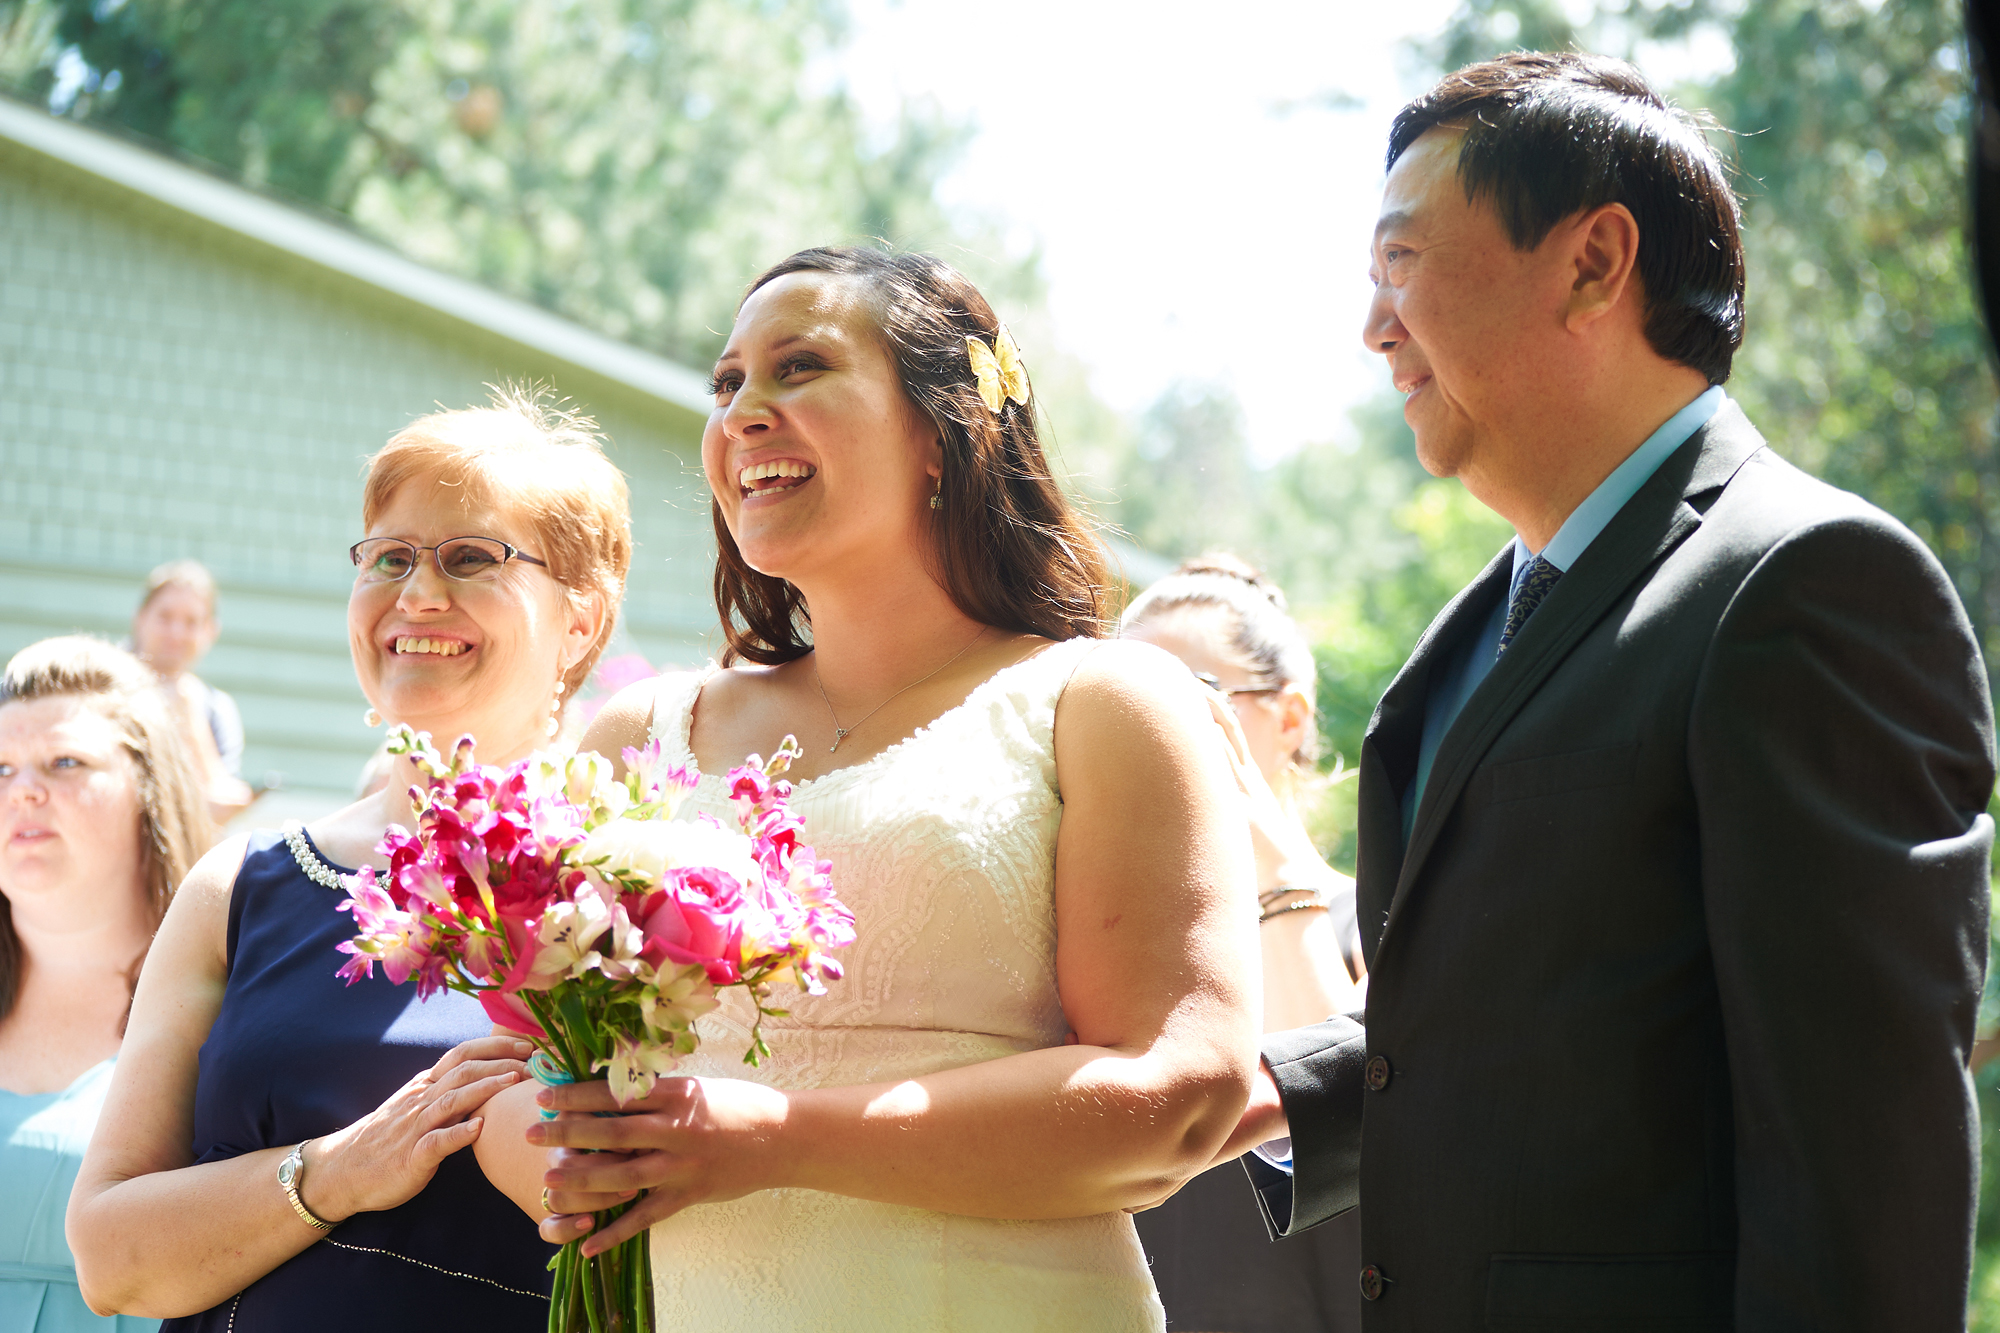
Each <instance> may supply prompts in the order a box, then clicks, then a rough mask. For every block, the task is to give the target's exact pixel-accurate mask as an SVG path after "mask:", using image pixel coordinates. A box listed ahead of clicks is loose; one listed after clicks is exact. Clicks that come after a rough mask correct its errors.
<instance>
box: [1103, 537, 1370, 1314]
mask: <svg viewBox="0 0 2000 1333" xmlns="http://www.w3.org/2000/svg"><path fill="white" fill-rule="evenodd" d="M1121 632H1122V634H1123V637H1125V638H1128V639H1141V640H1144V641H1145V642H1147V643H1151V644H1154V645H1155V646H1157V647H1160V648H1164V649H1166V650H1167V651H1168V652H1170V653H1172V654H1173V655H1174V656H1176V657H1178V658H1180V659H1181V661H1183V662H1185V663H1186V664H1187V666H1188V668H1189V669H1190V670H1191V671H1193V672H1194V673H1195V675H1196V677H1198V678H1199V679H1200V680H1201V681H1202V683H1203V684H1205V685H1207V686H1208V687H1209V688H1210V690H1212V691H1213V694H1212V695H1211V696H1210V706H1211V708H1212V709H1213V710H1214V712H1215V719H1216V721H1217V722H1219V723H1220V724H1221V725H1222V728H1223V731H1224V733H1225V734H1226V735H1227V736H1228V738H1229V751H1230V763H1231V767H1232V768H1233V769H1234V770H1235V773H1236V782H1237V787H1238V788H1239V789H1240V791H1241V792H1242V794H1243V798H1244V805H1245V808H1246V809H1247V811H1248V813H1249V817H1250V831H1251V841H1252V844H1253V845H1254V847H1255V848H1256V858H1257V891H1258V899H1257V900H1258V905H1259V912H1258V918H1259V922H1260V924H1259V925H1258V927H1257V934H1258V943H1259V945H1260V952H1261V954H1262V956H1263V962H1264V1030H1265V1031H1266V1032H1282V1031H1284V1030H1286V1029H1288V1028H1294V1027H1303V1026H1305V1025H1307V1024H1310V1023H1317V1022H1320V1021H1321V1020H1322V1019H1324V1018H1326V1017H1327V1016H1328V1015H1330V1014H1336V1013H1345V1012H1348V1011H1349V1010H1352V1009H1357V1008H1359V1007H1360V1005H1361V982H1362V979H1363V964H1362V961H1361V944H1360V933H1359V931H1358V930H1357V928H1356V921H1355V913H1354V881H1353V880H1351V879H1349V878H1348V877H1347V876H1345V875H1343V874H1341V873H1340V872H1339V871H1337V870H1335V869H1333V867H1331V866H1329V865H1328V864H1327V863H1326V860H1325V858H1323V857H1322V856H1321V855H1320V854H1319V851H1318V849H1316V848H1315V847H1314V846H1313V844H1312V839H1311V837H1310V836H1309V835H1308V834H1307V832H1306V828H1305V824H1304V822H1303V821H1302V820H1301V818H1300V815H1299V804H1300V802H1299V798H1300V796H1301V794H1302V792H1303V791H1304V789H1305V788H1306V787H1307V786H1308V784H1309V783H1310V782H1311V781H1312V773H1313V768H1312V761H1313V759H1314V758H1315V757H1316V753H1317V741H1318V731H1317V728H1315V726H1314V725H1313V711H1314V709H1313V684H1314V678H1315V675H1316V672H1315V669H1314V665H1313V655H1312V647H1311V645H1310V644H1308V643H1307V642H1306V637H1305V634H1304V633H1303V632H1302V631H1301V630H1300V629H1299V626H1298V622H1297V621H1295V620H1293V619H1292V617H1291V616H1290V615H1289V614H1288V613H1287V612H1286V609H1285V595H1284V593H1283V592H1282V591H1280V590H1279V589H1278V587H1277V586H1276V585H1275V584H1273V583H1271V581H1270V580H1268V579H1266V578H1265V577H1264V576H1263V574H1261V573H1259V572H1258V571H1257V570H1256V569H1253V568H1252V567H1251V566H1249V565H1247V564H1245V563H1244V562H1243V561H1241V560H1239V559H1237V558H1236V557H1234V556H1230V555H1220V554H1213V555H1205V556H1201V557H1199V558H1197V559H1194V560H1187V561H1183V562H1182V563H1181V565H1180V567H1179V568H1177V569H1175V570H1174V571H1173V573H1171V574H1169V575H1167V577H1165V578H1163V579H1161V580H1160V581H1159V582H1158V583H1155V584H1154V585H1153V586H1152V587H1150V588H1148V589H1146V590H1145V591H1144V592H1142V593H1140V594H1139V596H1138V597H1136V598H1134V599H1133V601H1132V604H1131V606H1129V607H1127V608H1126V611H1125V615H1124V617H1123V628H1122V631H1121ZM1137 1220H1138V1224H1139V1239H1140V1241H1141V1242H1143V1243H1144V1245H1145V1247H1146V1254H1147V1257H1148V1258H1149V1259H1150V1260H1151V1262H1152V1268H1153V1280H1154V1282H1155V1283H1157V1284H1158V1286H1159V1289H1160V1301H1161V1303H1162V1304H1164V1305H1165V1306H1166V1307H1167V1319H1168V1326H1169V1327H1170V1328H1174V1329H1187V1330H1189V1331H1190V1333H1334V1331H1335V1330H1346V1329H1358V1328H1360V1327H1361V1300H1360V1297H1359V1295H1358V1294H1357V1289H1356V1287H1355V1285H1354V1283H1353V1281H1352V1278H1351V1275H1352V1274H1354V1273H1357V1272H1359V1271H1360V1269H1361V1251H1360V1219H1359V1214H1358V1213H1349V1214H1348V1215H1347V1216H1345V1217H1338V1218H1335V1219H1334V1220H1333V1221H1331V1222H1329V1223H1327V1224H1325V1225H1324V1226H1320V1227H1316V1228H1314V1229H1313V1230H1311V1231H1309V1232H1307V1233H1305V1234H1304V1235H1302V1236H1298V1237H1294V1238H1291V1239H1287V1240H1284V1241H1282V1242H1279V1243H1276V1244H1273V1243H1272V1242H1271V1240H1270V1238H1269V1237H1268V1236H1267V1235H1266V1234H1265V1229H1264V1221H1263V1218H1262V1217H1260V1216H1259V1215H1258V1212H1257V1204H1256V1201H1255V1200H1254V1199H1253V1198H1252V1197H1251V1193H1250V1186H1249V1182H1248V1181H1246V1180H1245V1179H1244V1178H1243V1171H1242V1168H1241V1167H1239V1166H1238V1165H1237V1164H1236V1163H1235V1162H1227V1163H1224V1164H1223V1165H1222V1166H1219V1167H1216V1168H1214V1169H1213V1170H1210V1171H1206V1172H1204V1173H1202V1174H1201V1175H1199V1176H1196V1177H1195V1178H1194V1179H1193V1180H1191V1181H1189V1182H1188V1183H1187V1185H1186V1186H1185V1187H1184V1188H1183V1189H1182V1190H1181V1192H1180V1193H1178V1194H1176V1195H1175V1196H1174V1197H1173V1198H1171V1199H1169V1200H1167V1202H1166V1203H1165V1204H1163V1205H1161V1206H1160V1207H1159V1208H1156V1209H1154V1210H1153V1211H1151V1212H1146V1213H1141V1214H1139V1217H1138V1219H1137ZM1329 1275H1333V1276H1332V1278H1331V1279H1329Z"/></svg>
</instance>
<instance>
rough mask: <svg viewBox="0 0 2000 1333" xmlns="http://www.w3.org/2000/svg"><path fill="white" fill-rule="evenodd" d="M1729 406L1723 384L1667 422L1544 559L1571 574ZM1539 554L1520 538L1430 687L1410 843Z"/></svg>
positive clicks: (1590, 500)
mask: <svg viewBox="0 0 2000 1333" xmlns="http://www.w3.org/2000/svg"><path fill="white" fill-rule="evenodd" d="M1728 401H1729V395H1728V394H1726V393H1724V392H1723V391H1722V386H1721V385H1720V384H1711V385H1710V386H1709V387H1708V388H1707V390H1705V391H1704V392H1703V393H1702V394H1701V396H1699V397H1698V398H1696V399H1695V400H1694V401H1693V402H1691V403H1689V404H1688V405H1687V406H1686V407H1683V408H1682V409H1681V410H1680V411H1678V412H1676V413H1674V414H1673V415H1672V416H1670V417H1668V418H1667V420H1666V424H1664V425H1662V426H1661V427H1660V428H1659V429H1658V430H1656V431H1654V432H1653V433H1652V434H1651V435H1649V436H1647V437H1646V442H1645V443H1644V444H1642V445H1640V446H1639V447H1638V448H1637V449H1634V450H1633V451H1632V453H1631V454H1630V456H1628V457H1627V458H1626V459H1625V461H1624V462H1622V463H1620V464H1619V465H1618V466H1617V467H1615V468H1613V469H1612V470H1611V475H1610V476H1608V477H1606V478H1605V479H1604V480H1603V481H1601V482H1599V483H1598V485H1597V489H1596V490H1594V491H1592V492H1591V493H1590V494H1589V495H1588V496H1586V497H1584V501H1583V503H1582V504H1580V505H1578V506H1577V507H1576V508H1575V509H1574V510H1572V511H1571V512H1570V516H1569V517H1568V518H1566V519H1564V520H1563V525H1562V526H1561V527H1560V528H1557V529H1556V535H1555V536H1553V537H1551V538H1549V544H1548V545H1547V546H1545V547H1543V548H1542V549H1541V552H1540V554H1541V557H1542V559H1544V560H1546V561H1548V562H1549V563H1550V564H1552V565H1554V566H1555V567H1556V568H1557V569H1560V570H1562V571H1564V572H1565V573H1566V572H1568V570H1569V569H1570V567H1571V566H1572V565H1574V564H1576V562H1577V559H1578V557H1580V556H1581V555H1582V554H1583V553H1584V552H1585V551H1586V550H1588V549H1589V547H1590V544H1591V543H1592V542H1594V541H1596V540H1597V537H1598V534H1599V533H1601V532H1603V531H1604V529H1605V528H1606V527H1607V526H1609V525H1610V523H1611V520H1612V519H1614V518H1616V517H1617V516H1618V511H1619V510H1621V509H1623V508H1624V507H1625V503H1626V501H1628V500H1630V499H1631V498H1632V497H1633V496H1634V495H1637V494H1638V493H1639V488H1640V487H1641V486H1644V485H1645V484H1646V483H1647V482H1648V481H1650V480H1652V476H1653V474H1654V473H1655V472H1658V471H1659V470H1660V464H1662V463H1664V462H1666V461H1667V459H1668V457H1669V456H1671V455H1672V454H1673V452H1674V450H1676V449H1678V448H1680V447H1681V446H1682V445H1683V444H1686V443H1687V442H1688V439H1689V437H1690V436H1692V435H1693V434H1694V433H1695V432H1696V431H1698V430H1700V429H1701V428H1702V427H1703V426H1704V425H1706V424H1707V423H1708V419H1709V418H1710V417H1712V416H1714V415H1715V414H1716V413H1717V412H1719V411H1721V410H1722V405H1723V404H1724V403H1726V402H1728ZM1535 555H1536V552H1534V551H1530V550H1529V549H1528V547H1527V544H1526V543H1524V542H1523V541H1522V540H1521V539H1520V538H1519V537H1516V538H1514V574H1513V580H1512V582H1511V583H1510V584H1509V585H1508V588H1507V596H1506V597H1505V598H1503V599H1502V600H1501V601H1500V603H1499V604H1498V605H1496V606H1495V607H1494V608H1493V613H1492V614H1491V615H1489V616H1487V617H1486V623H1485V624H1484V625H1483V626H1481V627H1480V630H1479V633H1478V634H1477V635H1475V636H1473V637H1472V638H1471V639H1470V640H1468V641H1467V643H1466V645H1465V646H1464V647H1463V648H1461V649H1460V650H1459V651H1458V652H1457V653H1454V654H1453V655H1452V658H1451V660H1450V661H1448V662H1444V663H1440V664H1439V665H1440V669H1439V671H1438V673H1437V675H1436V677H1435V678H1434V679H1433V682H1432V684H1431V691H1430V697H1429V698H1428V699H1427V700H1426V701H1425V704H1424V738H1423V742H1422V743H1421V745H1419V747H1418V749H1417V776H1416V780H1415V781H1414V782H1412V783H1411V784H1410V789H1409V790H1408V791H1407V792H1405V793H1404V795H1403V841H1404V842H1406V843H1407V842H1408V841H1409V840H1410V833H1411V831H1412V830H1413V829H1414V828H1415V827H1416V823H1417V806H1418V804H1419V803H1420V798H1421V797H1422V795H1423V790H1424V784H1425V783H1427V782H1429V781H1430V776H1431V764H1432V762H1433V761H1435V760H1436V759H1437V752H1438V746H1440V745H1442V744H1443V743H1444V736H1445V733H1446V732H1447V731H1450V730H1451V724H1452V723H1453V722H1454V721H1456V720H1457V719H1458V715H1459V713H1460V712H1461V711H1462V710H1463V709H1464V708H1465V703H1466V700H1468V699H1470V698H1471V697H1472V692H1473V691H1474V690H1476V689H1478V688H1479V683H1480V682H1481V681H1483V680H1485V679H1486V673H1487V672H1489V671H1491V670H1492V669H1493V664H1494V662H1496V661H1497V660H1499V656H1500V635H1501V632H1502V631H1504V630H1505V629H1506V628H1507V607H1508V605H1509V604H1510V603H1511V602H1512V601H1513V600H1514V594H1515V593H1516V592H1517V591H1519V589H1520V587H1521V580H1522V579H1523V578H1525V577H1526V576H1527V573H1528V567H1529V566H1530V565H1532V564H1533V563H1534V561H1535Z"/></svg>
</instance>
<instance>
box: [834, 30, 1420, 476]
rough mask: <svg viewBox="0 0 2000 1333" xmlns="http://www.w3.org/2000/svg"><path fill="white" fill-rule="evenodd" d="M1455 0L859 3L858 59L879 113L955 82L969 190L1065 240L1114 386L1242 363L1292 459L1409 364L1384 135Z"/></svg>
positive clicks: (1259, 444) (1095, 352) (1257, 443)
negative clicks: (1377, 243) (1417, 60)
mask: <svg viewBox="0 0 2000 1333" xmlns="http://www.w3.org/2000/svg"><path fill="white" fill-rule="evenodd" d="M1452 8H1453V3H1452V0H1402V2H1401V3H1399V4H1394V5H1359V4H1339V3H1331V2H1330V0H1250V2H1249V3H1245V4H1243V6H1242V8H1240V9H1239V8H1236V7H1235V6H1232V5H1218V4H1214V3H1203V4H1195V3H1189V2H1188V0H1155V3H1152V4H1146V5H1139V4H1132V3H1113V2H1111V0H1014V2H1013V3H1008V4H978V3H967V2H966V0H851V3H850V12H851V13H852V15H853V19H854V39H853V42H852V45H851V47H850V48H849V50H848V51H847V53H846V54H845V56H844V57H843V58H842V59H841V61H840V69H839V74H840V75H841V76H844V78H845V79H846V81H847V84H848V86H849V89H850V90H851V92H852V93H853V94H854V96H855V97H856V98H857V99H858V100H859V101H860V102H861V104H862V105H863V107H864V108H865V109H866V110H867V111H868V113H869V114H870V116H871V117H873V118H875V119H876V120H877V122H878V123H882V122H886V121H890V120H892V119H893V117H894V115H895V112H896V108H897V106H898V104H899V101H900V99H902V98H931V99H935V100H936V101H937V102H938V103H939V104H940V105H941V106H942V107H943V108H944V110H945V111H946V112H947V113H948V114H950V115H952V116H954V117H963V118H968V119H970V120H971V121H972V123H973V124H974V125H975V126H976V127H977V130H978V133H977V137H976V138H975V139H974V140H973V143H972V145H971V147H970V149H969V150H968V151H967V152H966V154H965V156H964V158H963V159H962V160H961V163H960V165H959V167H958V169H957V170H956V171H954V172H953V173H952V175H951V176H950V177H949V178H948V179H947V180H946V181H945V182H944V186H943V192H944V197H945V200H946V202H947V203H948V204H949V205H952V206H957V207H965V208H968V209H971V210H976V211H978V212H980V213H982V214H985V215H987V216H991V217H998V218H1001V219H1003V220H1005V222H1006V223H1007V224H1008V225H1009V227H1010V228H1011V230H1012V233H1013V235H1012V237H1011V239H1010V244H1011V245H1018V246H1019V247H1020V248H1021V249H1023V250H1025V249H1026V248H1027V244H1028V243H1029V241H1030V239H1031V238H1035V239H1039V240H1040V241H1041V243H1042V245H1043V250H1044V256H1045V266H1044V271H1045V272H1046V274H1047V277H1048V283H1049V300H1050V306H1051V313H1052V315H1053V317H1054V319H1055V321H1056V334H1057V337H1058V338H1059V339H1060V340H1061V342H1062V344H1063V345H1064V347H1065V348H1067V349H1068V350H1069V351H1070V352H1072V353H1074V354H1076V355H1077V356H1079V357H1080V358H1082V359H1083V360H1084V361H1085V362H1086V363H1087V364H1089V365H1090V366H1092V367H1093V368H1094V377H1093V383H1094V384H1095V385H1096V388H1097V391H1098V393H1099V394H1100V395H1102V396H1103V397H1104V398H1105V399H1106V400H1107V401H1109V402H1110V403H1112V404H1113V405H1114V406H1117V407H1119V408H1123V409H1128V410H1131V409H1138V408H1142V407H1144V406H1145V405H1147V404H1148V403H1150V402H1151V401H1152V400H1153V399H1154V398H1155V397H1156V396H1157V395H1158V394H1159V393H1160V391H1161V390H1162V389H1164V388H1166V387H1167V385H1169V384H1170V383H1172V382H1173V381H1174V380H1176V379H1180V378H1191V379H1198V380H1209V381H1216V382H1220V383H1222V384H1226V385H1228V386H1229V387H1230V388H1232V389H1233V390H1234V391H1235V392H1236V394H1237V396H1238V397H1239V398H1240V399H1241V401H1242V403H1243V405H1244V409H1245V414H1246V417H1247V420H1248V424H1249V432H1250V442H1251V447H1252V449H1253V451H1254V452H1255V453H1256V455H1257V456H1258V457H1259V458H1262V459H1266V460H1268V459H1274V458H1277V457H1279V456H1282V455H1283V454H1285V453H1287V452H1289V451H1291V450H1292V449H1294V448H1296V447H1297V446H1298V445H1300V444H1302V443H1304V442H1305V441H1308V440H1316V439H1326V438H1329V437H1332V436H1335V435H1338V434H1340V433H1342V427H1343V424H1344V416H1345V413H1346V410H1347V409H1348V408H1349V407H1350V406H1352V405H1353V404H1355V403H1357V402H1359V401H1361V400H1362V399H1364V398H1367V397H1368V396H1370V395H1371V394H1373V393H1374V392H1376V391H1377V390H1378V389H1380V388H1382V387H1384V386H1386V385H1387V383H1388V378H1387V375H1386V373H1385V372H1384V371H1383V370H1382V369H1381V367H1380V365H1379V361H1380V358H1377V357H1373V356H1370V355H1368V354H1367V353H1365V352H1363V351H1362V350H1361V344H1360V320H1361V315H1362V309H1363V305H1364V303H1365V301H1366V299H1367V282H1366V278H1365V274H1366V270H1367V245H1368V238H1369V235H1370V233H1371V232H1372V230H1373V228H1374V222H1375V209H1376V204H1377V201H1378V198H1379V195H1380V191H1381V184H1382V149H1383V145H1384V143H1385V141H1386V137H1387V132H1388V126H1389V121H1390V118H1391V117H1392V116H1394V114H1395V112H1396V109H1397V108H1398V107H1400V106H1401V105H1402V104H1403V103H1404V102H1405V101H1407V100H1408V99H1409V98H1410V97H1411V96H1413V95H1414V94H1415V93H1417V92H1420V91H1422V86H1421V84H1422V82H1424V81H1423V80H1422V78H1421V75H1420V74H1419V73H1417V72H1416V71H1414V70H1413V69H1412V67H1411V61H1410V60H1409V59H1408V57H1407V56H1406V55H1405V51H1404V41H1405V39H1406V38H1408V37H1410V36H1412V35H1415V34H1424V33H1429V32H1433V31H1435V30H1436V29H1437V28H1438V27H1439V26H1441V24H1442V23H1443V20H1444V19H1445V17H1446V16H1447V15H1448V14H1449V13H1450V12H1451V10H1452ZM1329 93H1344V94H1347V95H1348V96H1349V97H1351V98H1354V99H1358V103H1359V104H1358V106H1356V107H1354V109H1350V110H1335V109H1330V108H1329V107H1327V105H1326V98H1327V94H1329ZM1002 313H1003V315H1004V313H1005V312H1002ZM1028 350H1029V356H1030V364H1031V365H1032V364H1033V359H1032V358H1033V349H1032V348H1030V349H1028Z"/></svg>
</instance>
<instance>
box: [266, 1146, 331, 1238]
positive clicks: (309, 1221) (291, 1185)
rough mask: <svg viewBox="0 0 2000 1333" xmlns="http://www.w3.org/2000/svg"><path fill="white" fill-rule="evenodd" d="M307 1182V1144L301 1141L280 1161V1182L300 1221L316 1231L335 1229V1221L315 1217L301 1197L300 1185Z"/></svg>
mask: <svg viewBox="0 0 2000 1333" xmlns="http://www.w3.org/2000/svg"><path fill="white" fill-rule="evenodd" d="M311 1142H312V1140H311V1139H307V1140H306V1143H311ZM305 1183H306V1144H305V1143H301V1144H300V1145H299V1146H298V1147H296V1148H294V1149H292V1150H291V1152H290V1153H288V1154H286V1156H285V1160H284V1161H282V1162H280V1163H278V1184H279V1186H280V1187H281V1188H283V1190H284V1191H285V1197H286V1198H287V1199H289V1200H291V1203H292V1211H293V1212H295V1213H297V1214H298V1215H299V1221H301V1222H303V1223H305V1224H306V1225H307V1226H309V1227H311V1228H312V1229H313V1230H314V1231H331V1230H333V1223H331V1222H327V1221H324V1220H322V1219H320V1218H317V1217H314V1216H313V1211H312V1209H310V1208H308V1207H306V1204H305V1200H304V1199H301V1198H300V1197H299V1186H301V1185H303V1184H305Z"/></svg>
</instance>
